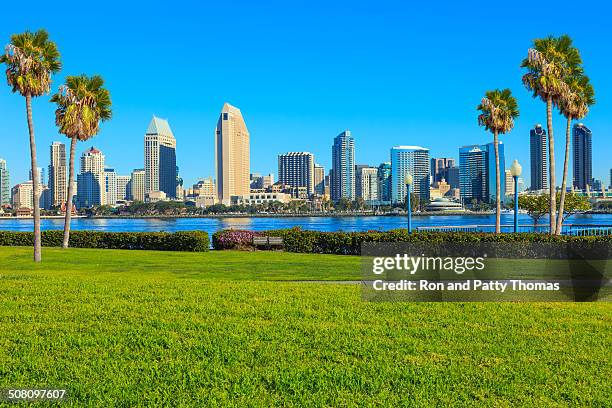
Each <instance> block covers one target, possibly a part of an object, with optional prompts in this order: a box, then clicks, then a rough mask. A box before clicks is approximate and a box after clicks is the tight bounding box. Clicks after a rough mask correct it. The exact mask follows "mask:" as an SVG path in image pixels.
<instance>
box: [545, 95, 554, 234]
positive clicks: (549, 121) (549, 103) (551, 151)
mask: <svg viewBox="0 0 612 408" xmlns="http://www.w3.org/2000/svg"><path fill="white" fill-rule="evenodd" d="M546 122H547V123H546V125H547V127H548V173H549V174H548V180H549V183H548V184H549V186H548V187H549V192H550V212H549V217H550V220H549V225H550V231H549V233H550V234H551V235H552V234H555V226H556V224H555V221H556V217H555V216H556V212H557V197H556V184H557V178H556V177H555V137H554V134H553V124H552V97H550V96H549V97H548V98H547V99H546Z"/></svg>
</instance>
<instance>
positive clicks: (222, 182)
mask: <svg viewBox="0 0 612 408" xmlns="http://www.w3.org/2000/svg"><path fill="white" fill-rule="evenodd" d="M250 167H251V160H250V135H249V131H248V129H247V127H246V123H245V122H244V119H243V117H242V113H241V112H240V109H238V108H236V107H234V106H232V105H230V104H229V103H225V104H224V105H223V108H222V109H221V114H220V115H219V120H218V121H217V128H216V129H215V172H216V174H215V176H216V181H217V199H218V200H219V202H220V203H221V204H225V205H230V204H231V203H232V197H238V196H248V195H249V194H250V192H251V188H250V186H251V183H250ZM234 200H235V199H234Z"/></svg>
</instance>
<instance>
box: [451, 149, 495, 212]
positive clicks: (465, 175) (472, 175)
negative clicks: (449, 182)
mask: <svg viewBox="0 0 612 408" xmlns="http://www.w3.org/2000/svg"><path fill="white" fill-rule="evenodd" d="M494 149H495V148H494V145H493V143H487V144H484V145H469V146H463V147H460V148H459V168H460V171H459V173H460V174H459V189H460V191H461V198H463V199H464V200H465V201H466V202H468V203H469V202H470V201H472V200H474V199H476V200H478V201H482V202H487V203H494V202H495V190H496V181H495V177H496V176H495V150H494ZM498 150H499V171H500V197H501V200H502V201H503V200H504V196H505V190H506V188H505V187H506V171H505V167H506V164H505V163H506V162H505V154H504V144H503V142H499V145H498Z"/></svg>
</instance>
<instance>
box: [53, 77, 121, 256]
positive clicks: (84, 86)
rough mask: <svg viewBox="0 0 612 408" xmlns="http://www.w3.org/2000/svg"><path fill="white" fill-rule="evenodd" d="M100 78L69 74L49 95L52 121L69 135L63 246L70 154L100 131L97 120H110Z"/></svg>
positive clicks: (66, 235) (107, 96)
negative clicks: (52, 107)
mask: <svg viewBox="0 0 612 408" xmlns="http://www.w3.org/2000/svg"><path fill="white" fill-rule="evenodd" d="M103 85H104V80H103V79H102V77H100V76H98V75H96V76H93V77H91V78H90V77H88V76H86V75H79V76H69V77H67V78H66V84H65V85H62V86H61V87H60V88H59V91H58V93H56V94H55V95H53V96H52V97H51V102H55V103H56V104H57V109H56V110H55V124H56V125H57V127H59V132H60V133H62V134H64V135H66V136H67V137H68V138H70V162H69V169H70V170H69V172H68V197H67V198H66V216H65V218H64V241H63V243H62V247H63V248H68V241H69V239H70V217H71V215H72V214H71V213H72V199H73V196H74V186H73V184H74V155H75V149H76V144H77V141H79V140H80V141H86V140H88V139H90V138H92V137H93V136H95V135H96V134H97V133H98V132H99V131H100V121H105V120H108V119H110V117H111V115H112V112H111V100H110V93H109V92H108V90H106V89H105V88H103Z"/></svg>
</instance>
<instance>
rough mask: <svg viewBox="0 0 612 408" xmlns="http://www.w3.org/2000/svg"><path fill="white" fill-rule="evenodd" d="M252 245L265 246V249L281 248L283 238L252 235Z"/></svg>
mask: <svg viewBox="0 0 612 408" xmlns="http://www.w3.org/2000/svg"><path fill="white" fill-rule="evenodd" d="M253 245H254V246H255V248H259V247H265V248H266V249H271V248H273V247H275V248H282V247H283V238H282V237H253Z"/></svg>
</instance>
